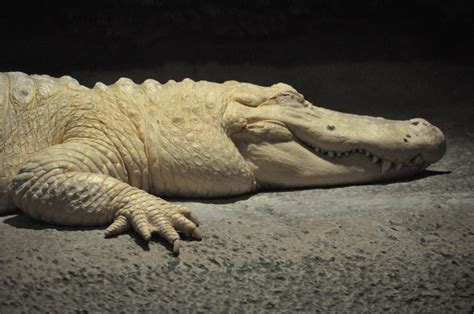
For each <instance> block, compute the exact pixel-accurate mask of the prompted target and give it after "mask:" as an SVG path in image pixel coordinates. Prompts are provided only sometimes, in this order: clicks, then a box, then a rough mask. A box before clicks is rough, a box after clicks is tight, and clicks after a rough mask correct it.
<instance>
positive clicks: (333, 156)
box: [299, 140, 429, 174]
mask: <svg viewBox="0 0 474 314" xmlns="http://www.w3.org/2000/svg"><path fill="white" fill-rule="evenodd" d="M299 141H300V143H301V144H302V145H303V146H304V147H305V148H306V149H308V150H310V151H311V152H312V153H313V154H315V155H316V156H318V157H320V158H323V159H327V160H333V161H337V160H338V159H341V161H342V160H344V159H349V158H354V157H355V158H366V159H367V160H368V161H370V162H371V163H372V164H373V166H374V167H377V166H378V167H380V172H381V174H386V173H387V172H389V171H396V172H398V171H400V170H402V169H403V168H411V169H413V168H417V169H419V170H422V169H424V168H426V166H428V164H429V163H427V162H426V161H425V160H423V157H422V155H421V154H417V155H415V157H413V158H410V159H406V160H405V161H398V162H393V161H390V160H387V159H385V158H383V157H381V156H379V155H376V154H374V153H372V152H370V151H368V150H366V149H364V148H355V149H351V150H346V151H338V152H336V151H330V150H324V149H322V148H321V147H318V146H316V145H314V144H309V143H305V142H303V141H301V140H299Z"/></svg>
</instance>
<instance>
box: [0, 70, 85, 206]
mask: <svg viewBox="0 0 474 314" xmlns="http://www.w3.org/2000/svg"><path fill="white" fill-rule="evenodd" d="M71 89H78V90H79V89H84V87H82V86H80V85H79V84H78V83H77V81H75V80H73V79H72V78H70V77H62V78H60V79H56V78H52V77H49V76H47V75H26V74H24V73H20V72H9V73H0V213H2V212H3V213H4V212H6V209H7V208H12V207H13V205H12V203H11V200H10V199H9V197H8V193H7V187H8V184H9V183H10V180H11V178H12V177H13V176H14V175H15V173H16V172H17V171H18V168H19V167H20V165H21V164H22V163H23V162H25V161H26V160H27V159H29V157H30V156H31V155H33V154H34V153H36V152H37V151H39V150H41V149H44V148H46V147H48V146H50V145H54V144H55V141H57V140H58V138H59V135H60V134H58V130H57V128H55V127H54V124H53V123H51V121H53V120H55V119H56V120H57V118H58V117H55V116H56V115H57V114H58V112H59V111H60V110H59V108H60V107H61V106H63V104H64V94H67V93H64V92H65V90H71Z"/></svg>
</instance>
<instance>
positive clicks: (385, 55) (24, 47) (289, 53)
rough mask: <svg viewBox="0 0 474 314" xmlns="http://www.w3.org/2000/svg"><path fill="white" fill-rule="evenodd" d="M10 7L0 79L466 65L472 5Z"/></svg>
mask: <svg viewBox="0 0 474 314" xmlns="http://www.w3.org/2000/svg"><path fill="white" fill-rule="evenodd" d="M216 3H217V2H214V1H206V0H203V1H154V0H141V1H125V0H121V1H116V0H110V1H109V0H108V1H97V2H95V3H93V2H82V1H78V2H77V4H74V5H71V6H69V7H65V6H64V5H63V6H61V7H60V6H58V5H57V4H55V3H54V2H47V1H35V2H33V3H31V4H30V3H28V2H27V1H17V2H15V3H10V4H9V5H8V6H3V7H2V10H0V26H1V28H0V29H1V31H2V43H1V47H2V48H1V52H0V53H1V55H0V70H3V71H8V70H20V71H24V72H27V73H33V72H34V73H50V74H58V75H59V74H63V73H64V72H70V71H77V70H91V71H100V70H117V69H120V70H126V69H128V68H134V67H149V66H160V65H163V64H167V63H176V62H182V63H208V62H216V63H225V64H241V63H249V64H263V65H270V66H271V65H275V66H292V65H305V64H314V63H328V62H332V63H334V62H337V63H348V62H373V61H382V62H399V61H400V62H411V61H424V62H443V63H456V64H472V63H473V53H474V49H473V48H472V47H471V44H472V39H473V37H474V36H473V33H472V31H471V28H472V23H473V22H472V21H473V17H474V14H473V11H474V2H473V1H426V0H414V1H395V0H378V1H377V0H372V1H343V0H335V1H329V0H314V1H310V0H302V1H269V0H257V1H232V2H230V1H229V2H228V3H227V2H226V1H222V3H225V4H216Z"/></svg>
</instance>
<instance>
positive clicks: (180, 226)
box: [0, 72, 446, 252]
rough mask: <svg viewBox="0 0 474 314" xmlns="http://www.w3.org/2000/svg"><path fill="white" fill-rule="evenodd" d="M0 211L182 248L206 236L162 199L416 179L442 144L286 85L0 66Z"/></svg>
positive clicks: (185, 212)
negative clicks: (109, 80) (91, 82)
mask: <svg viewBox="0 0 474 314" xmlns="http://www.w3.org/2000/svg"><path fill="white" fill-rule="evenodd" d="M0 112H2V113H3V115H0V126H1V129H0V149H1V150H0V152H1V154H0V167H1V168H0V213H8V212H12V211H14V210H18V209H19V210H21V211H23V212H24V213H26V214H27V215H29V216H31V217H33V218H35V219H38V220H41V221H45V222H48V223H55V224H60V225H83V226H102V225H108V227H107V229H106V231H105V234H106V236H113V235H117V234H120V233H123V232H126V231H127V230H129V229H134V230H135V231H136V232H138V233H139V234H140V235H141V236H142V237H143V238H144V239H145V240H150V239H151V237H152V236H153V235H154V234H157V235H159V236H161V237H163V238H164V239H166V240H167V241H168V242H169V243H170V244H171V245H172V247H173V251H174V252H178V251H179V246H180V235H179V234H180V233H182V234H186V235H188V236H191V237H193V238H195V239H201V237H202V236H201V232H200V230H199V228H198V226H199V222H198V220H197V218H196V217H195V216H194V215H193V214H192V213H191V212H190V210H189V209H187V208H185V207H183V206H180V205H176V204H172V203H170V202H167V201H165V200H164V199H162V198H161V197H167V196H181V197H225V196H231V195H238V194H243V193H248V192H254V191H258V190H262V189H266V188H272V189H273V188H293V187H318V186H333V185H345V184H354V183H368V182H379V181H384V180H389V179H397V178H402V177H407V176H412V175H414V174H416V173H419V172H420V171H423V170H424V169H425V168H426V167H427V166H428V165H430V164H432V163H434V162H436V161H438V160H439V159H440V158H441V157H442V156H443V155H444V153H445V151H446V141H445V137H444V135H443V133H442V132H441V131H440V130H439V129H438V128H437V127H435V126H433V125H431V124H430V123H428V122H427V121H426V120H423V119H420V118H415V119H408V120H405V121H394V120H386V119H382V118H374V117H368V116H357V115H352V114H347V113H339V112H335V111H332V110H328V109H324V108H320V107H318V106H314V105H313V104H311V103H310V102H308V101H307V100H305V99H304V97H303V95H301V94H300V93H298V92H297V91H296V90H295V89H294V88H292V87H291V86H289V85H287V84H283V83H278V84H275V85H272V86H270V87H262V86H257V85H253V84H249V83H239V82H235V81H228V82H225V83H222V84H217V83H211V82H206V81H200V82H193V81H191V80H189V79H185V80H184V81H182V82H179V83H178V82H175V81H169V82H167V83H166V84H160V83H158V82H156V81H154V80H146V81H145V82H143V83H142V84H135V83H134V82H132V81H131V80H129V79H125V78H122V79H120V80H118V81H117V82H116V83H115V84H113V85H110V86H106V85H105V84H102V83H97V84H96V85H95V86H94V88H92V89H89V88H86V87H83V86H81V85H79V84H78V83H77V81H75V80H74V79H72V78H70V77H67V76H65V77H61V78H52V77H49V76H46V75H41V76H40V75H31V76H29V75H26V74H24V73H20V72H11V73H4V74H0Z"/></svg>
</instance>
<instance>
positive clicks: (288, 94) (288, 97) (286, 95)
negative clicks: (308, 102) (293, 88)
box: [278, 92, 304, 104]
mask: <svg viewBox="0 0 474 314" xmlns="http://www.w3.org/2000/svg"><path fill="white" fill-rule="evenodd" d="M278 98H280V99H281V98H283V99H284V100H285V101H288V100H291V101H292V102H298V103H300V104H303V103H304V99H303V98H302V97H301V96H300V95H298V94H295V93H292V92H283V93H281V94H279V95H278Z"/></svg>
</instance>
